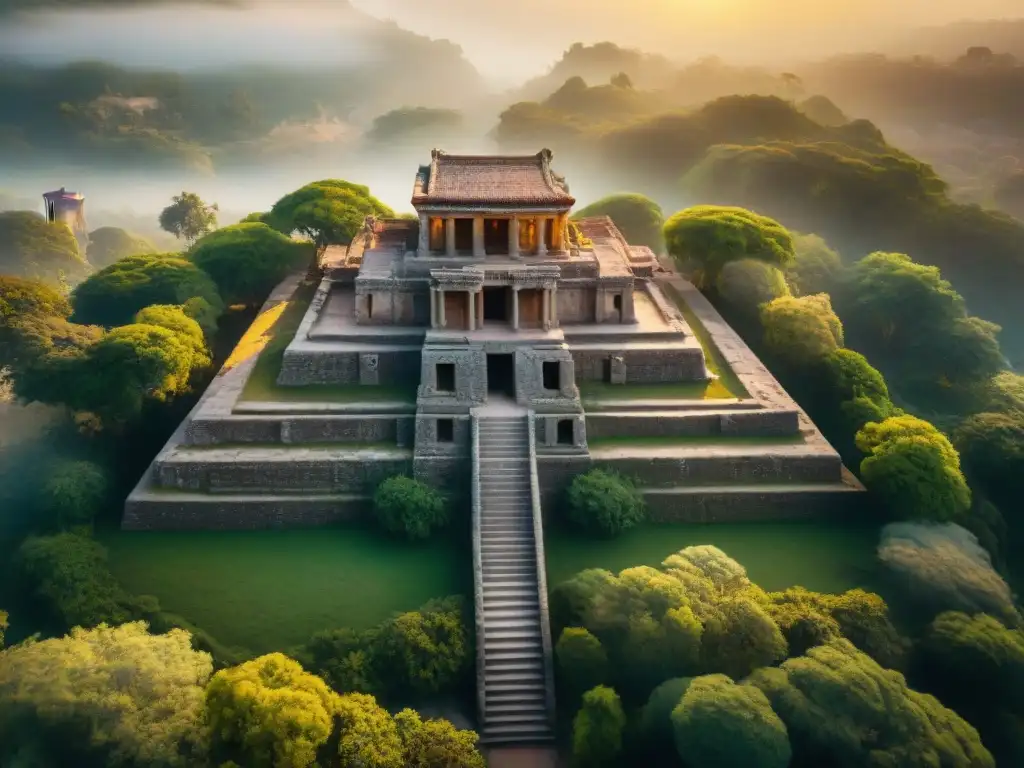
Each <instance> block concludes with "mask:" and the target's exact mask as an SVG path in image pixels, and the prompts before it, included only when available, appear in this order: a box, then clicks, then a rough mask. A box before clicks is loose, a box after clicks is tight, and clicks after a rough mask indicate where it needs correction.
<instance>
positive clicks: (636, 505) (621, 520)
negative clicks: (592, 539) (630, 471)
mask: <svg viewBox="0 0 1024 768" xmlns="http://www.w3.org/2000/svg"><path fill="white" fill-rule="evenodd" d="M568 507H569V520H571V521H572V522H573V523H574V524H575V525H577V526H579V527H580V528H581V529H582V530H584V531H586V532H587V533H590V534H596V535H599V536H617V535H618V534H620V533H622V532H623V531H626V530H628V529H630V528H632V527H634V526H636V525H638V524H639V523H640V522H642V521H643V519H644V516H645V509H644V498H643V494H641V493H640V491H639V490H637V488H636V487H635V486H634V485H633V483H632V482H630V481H629V480H627V479H626V478H624V477H622V476H621V475H617V474H615V473H613V472H606V471H604V470H601V469H592V470H590V471H589V472H587V473H586V474H583V475H577V476H576V477H575V478H574V479H573V481H572V485H570V486H569V493H568Z"/></svg>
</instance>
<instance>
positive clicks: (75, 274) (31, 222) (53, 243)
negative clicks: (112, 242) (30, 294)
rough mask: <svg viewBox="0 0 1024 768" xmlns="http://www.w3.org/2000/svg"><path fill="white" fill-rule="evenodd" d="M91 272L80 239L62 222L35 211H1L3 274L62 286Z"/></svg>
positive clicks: (0, 233)
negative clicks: (82, 251) (80, 248)
mask: <svg viewBox="0 0 1024 768" xmlns="http://www.w3.org/2000/svg"><path fill="white" fill-rule="evenodd" d="M88 272H89V264H88V263H87V262H86V261H85V259H83V258H82V256H81V254H80V253H79V252H78V242H77V241H76V240H75V236H74V235H73V234H71V230H70V229H68V227H67V225H65V224H64V223H63V222H49V221H47V220H46V219H44V218H43V217H42V216H40V215H39V214H38V213H35V212H33V211H0V273H2V274H5V275H14V276H16V277H25V278H29V279H32V280H41V281H43V282H45V283H47V284H48V285H53V286H56V285H59V284H60V282H61V279H62V278H63V279H64V280H67V281H69V282H71V283H77V282H78V281H79V280H81V279H82V278H83V277H85V276H86V275H87V274H88Z"/></svg>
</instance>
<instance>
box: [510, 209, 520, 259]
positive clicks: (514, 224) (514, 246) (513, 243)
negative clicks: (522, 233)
mask: <svg viewBox="0 0 1024 768" xmlns="http://www.w3.org/2000/svg"><path fill="white" fill-rule="evenodd" d="M508 255H509V256H511V257H512V258H513V259H518V258H519V217H518V216H513V217H512V218H511V219H509V222H508Z"/></svg>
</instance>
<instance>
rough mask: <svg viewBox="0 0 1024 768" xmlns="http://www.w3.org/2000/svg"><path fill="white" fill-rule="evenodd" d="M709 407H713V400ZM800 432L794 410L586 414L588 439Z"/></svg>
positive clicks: (797, 417)
mask: <svg viewBox="0 0 1024 768" xmlns="http://www.w3.org/2000/svg"><path fill="white" fill-rule="evenodd" d="M708 406H709V407H710V408H713V407H714V405H713V403H709V404H708ZM799 431H800V421H799V414H798V413H797V411H795V410H793V411H776V410H760V411H758V410H751V411H736V412H731V413H700V412H697V413H686V412H685V411H684V412H680V413H678V414H673V416H672V418H665V416H664V415H663V414H659V413H656V412H652V413H651V414H649V415H637V414H622V413H596V414H595V413H588V414H587V438H588V439H590V440H595V439H600V438H604V437H709V436H719V435H720V436H722V437H785V436H790V435H796V434H797V433H798V432H799Z"/></svg>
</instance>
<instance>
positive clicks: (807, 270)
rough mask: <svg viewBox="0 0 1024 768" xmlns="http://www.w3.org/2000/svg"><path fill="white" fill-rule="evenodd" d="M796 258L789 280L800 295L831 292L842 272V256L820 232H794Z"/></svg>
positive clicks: (790, 285) (788, 269)
mask: <svg viewBox="0 0 1024 768" xmlns="http://www.w3.org/2000/svg"><path fill="white" fill-rule="evenodd" d="M793 254H794V258H793V262H792V263H791V264H790V265H789V266H788V267H787V268H786V282H788V283H789V287H790V288H792V289H793V293H795V294H796V295H797V296H811V295H813V294H815V293H832V291H833V290H834V289H835V288H836V286H837V285H838V284H839V282H840V280H841V278H842V275H843V260H842V258H841V257H840V256H839V254H838V253H837V252H836V251H834V250H832V249H831V248H830V247H829V245H828V243H826V242H825V240H824V239H823V238H821V237H818V236H817V235H800V234H794V235H793Z"/></svg>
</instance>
